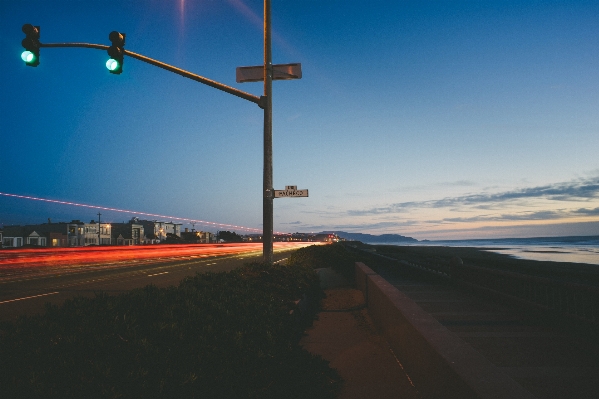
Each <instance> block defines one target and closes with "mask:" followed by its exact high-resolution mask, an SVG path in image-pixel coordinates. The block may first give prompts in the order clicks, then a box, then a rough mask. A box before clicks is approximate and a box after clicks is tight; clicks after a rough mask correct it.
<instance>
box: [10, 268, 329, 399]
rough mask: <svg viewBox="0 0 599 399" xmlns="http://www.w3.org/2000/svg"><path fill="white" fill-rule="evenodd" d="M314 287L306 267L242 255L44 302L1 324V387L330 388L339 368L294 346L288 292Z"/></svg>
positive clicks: (262, 394) (55, 391) (99, 393)
mask: <svg viewBox="0 0 599 399" xmlns="http://www.w3.org/2000/svg"><path fill="white" fill-rule="evenodd" d="M318 290H319V288H318V279H317V277H316V275H315V273H314V272H313V271H312V270H311V269H309V268H306V267H302V266H295V265H294V266H293V267H285V266H278V265H268V264H251V265H246V266H245V267H243V268H240V269H237V270H234V271H232V272H228V273H207V274H197V275H196V276H194V277H190V278H186V279H185V280H183V281H182V282H181V283H180V285H179V286H178V287H170V288H163V289H159V288H156V287H155V286H147V287H145V288H143V289H137V290H133V291H131V292H128V293H125V294H122V295H119V296H109V295H106V294H103V293H99V294H96V296H95V297H94V298H84V297H78V298H75V299H72V300H68V301H66V302H65V303H64V304H63V305H62V306H60V307H58V306H49V305H48V307H47V311H46V313H45V314H44V315H40V316H35V317H23V318H21V319H19V320H18V321H17V322H16V323H4V324H2V325H1V326H0V359H2V361H1V363H0V386H2V391H3V394H2V395H3V397H10V398H25V397H26V398H35V397H39V398H58V397H60V398H83V397H85V398H95V397H98V398H152V397H160V398H170V397H173V398H174V397H177V398H179V397H181V398H195V397H207V398H280V397H291V398H293V397H297V398H299V397H302V398H305V397H311V398H330V397H333V395H334V392H335V389H336V387H337V385H338V384H335V383H334V382H335V381H338V379H339V378H338V376H337V374H336V372H335V371H334V370H332V369H330V368H329V367H328V363H327V362H326V361H324V360H323V359H321V358H319V357H315V356H313V355H311V354H310V353H308V352H307V351H305V350H303V349H302V348H300V347H299V345H298V337H299V334H298V331H299V330H303V326H302V325H298V323H297V318H296V317H295V314H296V313H297V310H298V305H297V304H296V302H295V301H296V300H297V299H299V298H300V297H302V296H303V295H306V296H309V295H315V294H317V293H318V292H319V291H318ZM313 314H314V313H312V317H313ZM332 382H333V383H332Z"/></svg>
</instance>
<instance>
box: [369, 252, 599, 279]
mask: <svg viewBox="0 0 599 399" xmlns="http://www.w3.org/2000/svg"><path fill="white" fill-rule="evenodd" d="M362 245H363V246H364V247H362V249H370V250H372V251H375V252H376V253H377V254H380V255H384V256H388V257H391V258H394V259H398V260H404V261H408V262H409V261H412V262H416V263H425V264H429V265H432V266H433V267H435V268H438V269H439V270H449V267H450V262H451V259H452V258H454V257H459V258H460V259H462V261H463V262H464V264H469V265H474V266H480V267H485V268H493V269H498V270H504V271H510V272H515V273H521V274H527V275H532V276H537V277H545V278H549V279H557V280H561V281H568V282H572V283H577V284H585V285H594V286H599V267H598V265H597V264H591V263H576V262H562V261H555V260H535V259H522V258H517V257H514V256H512V255H510V254H506V253H498V252H495V251H497V248H494V249H491V248H487V247H458V246H435V245H430V244H429V245H397V244H395V245H393V244H374V245H373V244H362ZM505 248H506V247H503V249H505ZM508 250H509V248H508Z"/></svg>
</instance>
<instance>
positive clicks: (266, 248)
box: [37, 0, 274, 263]
mask: <svg viewBox="0 0 599 399" xmlns="http://www.w3.org/2000/svg"><path fill="white" fill-rule="evenodd" d="M270 5H271V0H264V95H263V96H261V97H258V96H255V95H253V94H250V93H246V92H244V91H242V90H238V89H236V88H234V87H231V86H227V85H225V84H222V83H219V82H217V81H214V80H211V79H208V78H205V77H203V76H200V75H196V74H194V73H191V72H188V71H186V70H183V69H180V68H177V67H175V66H172V65H169V64H166V63H164V62H160V61H158V60H155V59H152V58H149V57H146V56H144V55H141V54H137V53H134V52H132V51H129V50H125V49H122V55H127V56H129V57H131V58H135V59H138V60H140V61H143V62H146V63H148V64H151V65H154V66H157V67H159V68H162V69H165V70H167V71H170V72H174V73H176V74H178V75H181V76H183V77H185V78H188V79H191V80H195V81H196V82H200V83H203V84H205V85H208V86H210V87H214V88H215V89H218V90H221V91H224V92H226V93H229V94H233V95H234V96H237V97H240V98H243V99H244V100H247V101H250V102H253V103H255V104H257V105H258V106H259V107H260V108H262V109H263V110H264V170H263V172H264V173H263V175H264V176H263V184H262V187H263V192H262V193H263V203H262V222H263V223H262V224H263V234H262V243H263V259H264V262H266V263H272V261H273V241H274V240H273V233H274V229H273V225H274V222H273V213H274V209H273V198H274V189H273V173H272V170H273V166H272V163H273V162H272V78H273V66H272V35H271V31H272V29H271V18H270V14H271V13H270V9H271V6H270ZM37 28H38V32H39V27H37ZM113 33H114V32H113ZM116 33H119V32H116ZM111 35H112V33H111ZM111 40H112V39H111ZM122 43H123V45H124V37H123V42H122ZM38 45H39V47H40V48H41V47H84V48H93V49H99V50H108V49H110V46H106V45H103V44H93V43H45V44H43V43H38ZM113 45H114V44H113ZM121 67H122V64H121ZM113 73H114V72H113ZM116 73H120V71H119V72H116Z"/></svg>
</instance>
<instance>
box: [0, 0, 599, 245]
mask: <svg viewBox="0 0 599 399" xmlns="http://www.w3.org/2000/svg"><path fill="white" fill-rule="evenodd" d="M262 13H263V10H262V1H260V0H219V1H208V0H194V1H192V0H135V1H99V0H91V1H63V0H53V1H42V0H38V1H29V0H18V1H17V0H0V62H1V65H2V68H3V69H2V73H1V74H0V104H1V108H0V193H3V194H17V195H26V196H34V197H38V198H44V199H52V200H60V201H72V202H77V203H82V204H89V205H98V206H104V207H112V208H118V209H126V210H134V211H139V212H146V213H153V214H158V215H167V216H178V217H182V218H191V219H199V220H204V221H212V222H218V223H223V224H234V225H240V226H246V227H250V228H258V229H261V227H262V199H261V195H262V159H263V158H262V156H263V155H262V148H263V144H262V139H263V136H262V135H263V130H262V129H263V127H262V123H263V113H262V110H261V109H260V108H259V107H258V106H256V105H255V104H253V103H250V102H248V101H245V100H242V99H240V98H237V97H234V96H232V95H230V94H227V93H223V92H220V91H218V90H216V89H214V88H211V87H208V86H205V85H202V84H200V83H197V82H194V81H191V80H189V79H185V78H183V77H181V76H178V75H175V74H173V73H170V72H167V71H164V70H162V69H159V68H157V67H154V66H151V65H148V64H145V63H143V62H141V61H138V60H135V59H132V58H127V57H126V58H125V63H124V69H123V73H122V74H121V75H112V74H110V73H109V72H108V71H107V69H106V67H105V62H106V60H107V59H108V56H107V54H106V52H105V51H103V50H94V49H82V48H42V49H41V59H40V61H41V62H40V65H39V66H38V67H37V68H31V67H27V66H25V65H24V63H23V62H22V61H21V59H20V54H21V52H22V50H23V49H22V47H21V40H22V39H23V37H24V34H23V33H22V32H21V26H22V25H23V24H24V23H31V24H33V25H39V26H41V39H40V40H41V42H42V43H58V42H86V43H97V44H105V45H108V44H110V42H109V40H108V34H109V32H111V31H112V30H117V31H120V32H124V33H126V35H127V39H126V46H125V48H126V49H128V50H131V51H133V52H136V53H140V54H143V55H146V56H148V57H151V58H155V59H158V60H160V61H163V62H166V63H169V64H172V65H174V66H177V67H180V68H182V69H186V70H188V71H191V72H193V73H197V74H199V75H202V76H205V77H207V78H210V79H213V80H216V81H219V82H222V83H224V84H227V85H231V86H233V87H236V88H239V89H241V90H244V91H247V92H250V93H252V94H255V95H258V96H259V95H261V94H262V91H263V87H262V83H260V82H258V83H242V84H238V83H236V82H235V68H236V67H238V66H249V65H259V64H261V63H262V62H263V36H262ZM598 21H599V2H597V1H441V0H438V1H400V0H396V1H347V0H345V1H341V0H327V1H323V0H320V1H311V0H296V1H283V0H273V1H272V23H273V62H274V63H275V64H276V63H291V62H301V63H302V72H303V78H302V79H301V80H291V81H275V82H274V84H273V87H274V95H273V104H274V106H273V109H274V114H273V115H274V116H273V120H274V122H273V125H274V128H273V136H274V138H273V140H274V146H273V148H274V186H275V187H274V188H275V189H283V188H284V186H286V185H296V186H298V188H300V189H309V190H310V197H309V198H291V199H288V198H284V199H276V200H275V213H274V221H275V231H280V232H296V231H299V232H312V231H314V232H316V231H321V230H345V231H354V232H364V233H372V234H381V233H398V234H403V235H408V236H412V237H415V238H419V239H437V238H455V239H459V238H486V237H510V236H511V237H518V236H552V235H591V234H598V233H599V156H598V155H597V154H598V150H599V23H598ZM97 212H98V211H97V210H96V209H93V208H82V207H75V206H67V205H59V204H53V203H47V202H42V201H33V200H27V199H20V198H15V197H7V196H6V195H0V224H4V225H9V224H24V223H43V222H46V221H47V219H48V218H51V219H52V221H70V220H71V219H81V220H85V221H89V220H91V219H92V218H97V215H96V213H97ZM130 217H131V215H130V214H127V213H119V212H111V211H103V213H102V219H103V220H106V221H114V222H120V221H124V220H128V219H129V218H130ZM148 218H149V217H148ZM152 219H155V218H152ZM185 227H191V226H190V225H185ZM195 228H196V229H208V230H216V228H209V227H206V226H201V225H196V226H195ZM240 231H242V230H240Z"/></svg>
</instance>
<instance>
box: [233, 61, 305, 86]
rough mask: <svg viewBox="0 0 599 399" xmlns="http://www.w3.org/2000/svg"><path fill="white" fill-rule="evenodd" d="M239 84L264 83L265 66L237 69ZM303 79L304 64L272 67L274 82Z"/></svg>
mask: <svg viewBox="0 0 599 399" xmlns="http://www.w3.org/2000/svg"><path fill="white" fill-rule="evenodd" d="M235 72H236V73H235V75H236V76H235V80H237V83H245V82H263V81H264V65H256V66H247V67H237V69H236V70H235ZM301 78H302V64H301V63H299V62H296V63H294V64H276V65H273V66H272V80H290V79H301Z"/></svg>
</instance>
